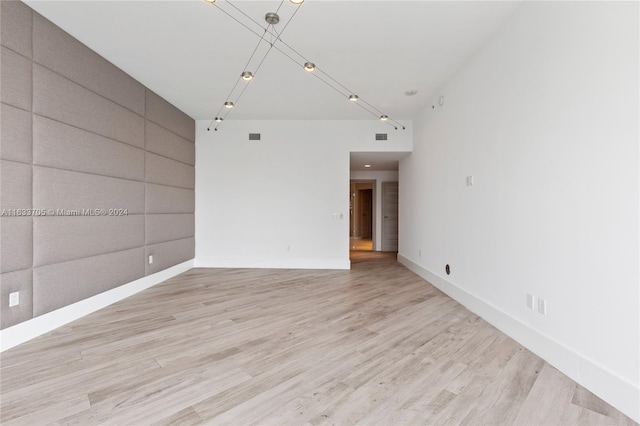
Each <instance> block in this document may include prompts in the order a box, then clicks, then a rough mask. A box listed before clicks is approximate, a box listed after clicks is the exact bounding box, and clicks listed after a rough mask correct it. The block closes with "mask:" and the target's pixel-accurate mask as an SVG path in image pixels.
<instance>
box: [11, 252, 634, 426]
mask: <svg viewBox="0 0 640 426" xmlns="http://www.w3.org/2000/svg"><path fill="white" fill-rule="evenodd" d="M0 361H1V364H2V365H1V370H0V374H1V376H0V380H1V383H0V385H1V388H0V392H1V393H0V396H1V401H0V411H1V413H0V421H1V422H2V424H3V425H14V424H15V425H43V424H69V425H92V424H109V425H169V424H180V425H198V424H213V425H249V424H259V425H325V424H327V425H329V424H330V425H349V424H365V425H366V424H382V425H404V424H417V425H425V424H434V425H454V424H545V425H553V424H574V425H589V424H593V425H596V424H597V425H606V424H635V423H634V422H633V421H631V420H630V419H629V418H627V417H625V416H624V415H622V414H621V413H620V412H618V411H616V410H615V409H613V408H612V407H611V406H609V405H608V404H606V403H604V402H603V401H602V400H600V399H598V398H597V397H595V396H594V395H593V394H591V393H590V392H588V391H587V390H586V389H584V388H582V387H581V386H579V385H577V384H576V383H575V382H573V381H572V380H570V379H569V378H567V377H566V376H564V375H563V374H562V373H560V372H559V371H557V370H556V369H554V368H553V367H551V366H550V365H548V364H547V363H545V362H544V361H543V360H541V359H540V358H538V357H537V356H535V355H533V354H532V353H531V352H529V351H528V350H526V349H524V348H523V347H521V346H520V345H518V344H517V343H516V342H514V341H513V340H511V339H509V338H508V337H506V336H505V335H504V334H502V333H501V332H499V331H497V330H496V329H494V328H493V327H491V326H490V325H488V324H487V323H486V322H485V321H483V320H482V319H480V318H478V317H477V316H476V315H474V314H472V313H471V312H469V311H467V310H466V309H464V308H463V307H462V306H460V305H459V304H458V303H456V302H455V301H453V300H452V299H450V298H449V297H447V296H446V295H444V294H443V293H441V292H440V291H438V290H437V289H435V288H434V287H432V286H431V285H429V284H428V283H427V282H425V281H424V280H422V279H421V278H419V277H418V276H416V275H415V274H413V273H412V272H410V271H409V270H407V269H406V268H404V267H402V266H401V265H400V264H398V263H397V262H396V261H395V260H394V257H393V255H391V256H390V255H388V254H381V253H366V252H359V253H354V257H353V269H352V270H351V271H308V270H291V271H289V270H246V269H244V270H243V269H193V270H191V271H189V272H187V273H184V274H182V275H180V276H178V277H176V278H174V279H171V280H169V281H167V282H165V283H163V284H160V285H158V286H156V287H153V288H151V289H148V290H146V291H144V292H143V293H140V294H138V295H136V296H133V297H131V298H129V299H126V300H124V301H121V302H119V303H117V304H114V305H112V306H110V307H108V308H105V309H103V310H101V311H99V312H96V313H94V314H92V315H89V316H87V317H85V318H82V319H80V320H78V321H75V322H73V323H71V324H69V325H67V326H65V327H63V328H60V329H58V330H56V331H54V332H52V333H49V334H47V335H45V336H42V337H39V338H37V339H35V340H33V341H31V342H27V343H25V344H23V345H21V346H19V347H16V348H13V349H11V350H9V351H7V352H5V353H3V354H2V355H1V358H0Z"/></svg>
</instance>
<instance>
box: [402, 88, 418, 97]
mask: <svg viewBox="0 0 640 426" xmlns="http://www.w3.org/2000/svg"><path fill="white" fill-rule="evenodd" d="M416 93H418V91H417V90H416V89H413V90H407V91H406V92H404V94H405V95H407V96H413V95H415V94H416Z"/></svg>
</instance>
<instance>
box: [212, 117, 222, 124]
mask: <svg viewBox="0 0 640 426" xmlns="http://www.w3.org/2000/svg"><path fill="white" fill-rule="evenodd" d="M214 120H215V121H216V122H217V123H219V122H221V121H222V120H224V118H222V117H216V118H214Z"/></svg>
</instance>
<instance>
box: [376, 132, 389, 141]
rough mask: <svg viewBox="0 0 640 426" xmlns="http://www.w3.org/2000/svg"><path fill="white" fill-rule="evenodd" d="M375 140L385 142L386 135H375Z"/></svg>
mask: <svg viewBox="0 0 640 426" xmlns="http://www.w3.org/2000/svg"><path fill="white" fill-rule="evenodd" d="M376 140H377V141H386V140H387V134H386V133H376Z"/></svg>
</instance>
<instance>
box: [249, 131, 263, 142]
mask: <svg viewBox="0 0 640 426" xmlns="http://www.w3.org/2000/svg"><path fill="white" fill-rule="evenodd" d="M249 140H250V141H259V140H260V133H249Z"/></svg>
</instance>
